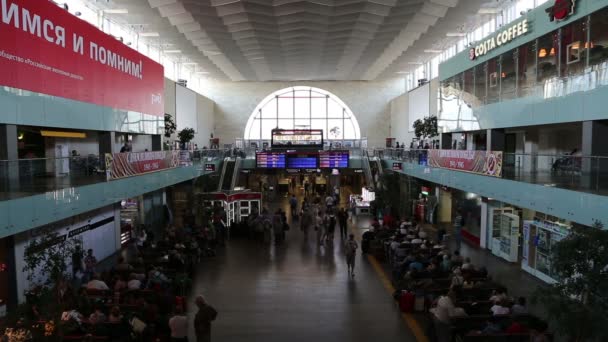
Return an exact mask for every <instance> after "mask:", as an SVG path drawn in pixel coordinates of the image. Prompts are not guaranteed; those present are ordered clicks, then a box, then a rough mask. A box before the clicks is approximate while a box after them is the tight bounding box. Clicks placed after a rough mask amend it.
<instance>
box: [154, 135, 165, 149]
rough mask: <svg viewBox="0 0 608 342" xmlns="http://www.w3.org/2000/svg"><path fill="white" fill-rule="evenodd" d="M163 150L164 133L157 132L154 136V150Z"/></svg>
mask: <svg viewBox="0 0 608 342" xmlns="http://www.w3.org/2000/svg"><path fill="white" fill-rule="evenodd" d="M162 150H163V138H162V135H160V134H156V135H153V136H152V151H162Z"/></svg>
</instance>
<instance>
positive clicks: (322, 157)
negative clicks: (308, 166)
mask: <svg viewBox="0 0 608 342" xmlns="http://www.w3.org/2000/svg"><path fill="white" fill-rule="evenodd" d="M348 157H349V154H348V151H322V152H319V167H320V168H332V169H335V168H346V167H348Z"/></svg>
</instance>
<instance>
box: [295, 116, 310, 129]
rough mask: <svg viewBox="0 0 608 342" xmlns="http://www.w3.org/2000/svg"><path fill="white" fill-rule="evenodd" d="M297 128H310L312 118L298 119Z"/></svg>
mask: <svg viewBox="0 0 608 342" xmlns="http://www.w3.org/2000/svg"><path fill="white" fill-rule="evenodd" d="M294 128H295V129H309V128H310V118H306V119H296V121H295V123H294Z"/></svg>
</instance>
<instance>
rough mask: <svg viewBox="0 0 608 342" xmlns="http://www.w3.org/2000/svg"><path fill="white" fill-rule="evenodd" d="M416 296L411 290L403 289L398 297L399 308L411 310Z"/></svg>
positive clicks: (403, 310) (404, 310)
mask: <svg viewBox="0 0 608 342" xmlns="http://www.w3.org/2000/svg"><path fill="white" fill-rule="evenodd" d="M415 301H416V297H415V296H414V294H413V293H412V292H407V291H403V293H402V294H401V297H400V298H399V309H400V310H401V312H413V311H414V304H415Z"/></svg>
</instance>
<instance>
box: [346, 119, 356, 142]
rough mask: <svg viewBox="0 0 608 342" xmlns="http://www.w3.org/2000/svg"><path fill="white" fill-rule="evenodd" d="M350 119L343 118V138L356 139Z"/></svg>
mask: <svg viewBox="0 0 608 342" xmlns="http://www.w3.org/2000/svg"><path fill="white" fill-rule="evenodd" d="M358 138H359V137H357V136H356V133H355V126H354V125H353V123H352V121H350V120H344V139H358Z"/></svg>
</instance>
